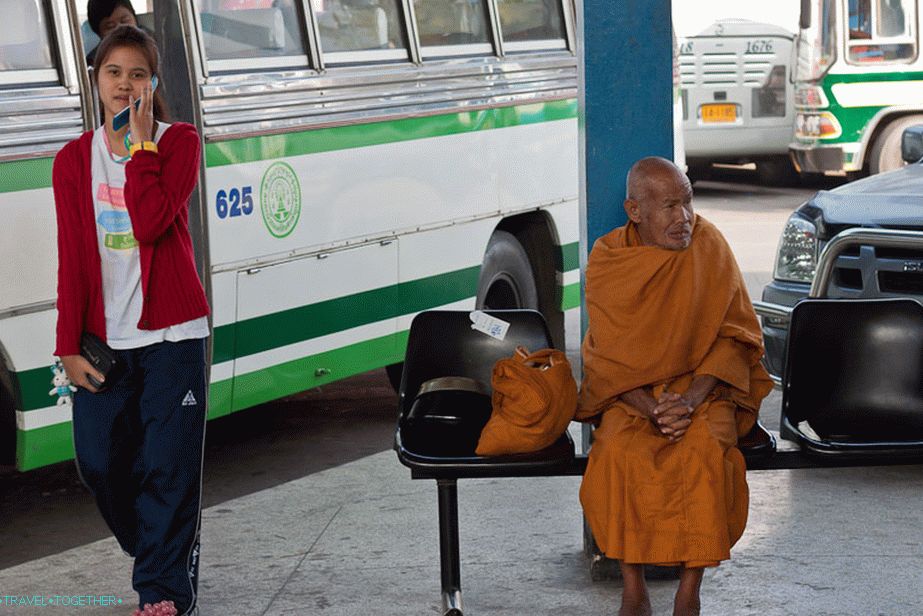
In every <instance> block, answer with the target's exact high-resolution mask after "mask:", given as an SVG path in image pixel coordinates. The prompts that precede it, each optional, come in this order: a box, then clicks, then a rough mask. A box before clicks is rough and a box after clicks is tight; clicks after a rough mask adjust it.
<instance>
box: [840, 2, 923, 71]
mask: <svg viewBox="0 0 923 616" xmlns="http://www.w3.org/2000/svg"><path fill="white" fill-rule="evenodd" d="M848 6H849V17H848V19H847V22H846V32H847V35H846V45H847V50H848V51H847V59H848V60H849V62H850V63H852V64H877V63H884V62H907V61H910V60H913V58H914V57H916V53H917V50H916V38H915V33H914V32H913V30H912V29H911V27H910V25H911V24H913V23H916V2H915V1H914V0H849V2H848Z"/></svg>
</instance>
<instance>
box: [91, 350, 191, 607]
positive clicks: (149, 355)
mask: <svg viewBox="0 0 923 616" xmlns="http://www.w3.org/2000/svg"><path fill="white" fill-rule="evenodd" d="M116 353H118V355H119V357H120V358H121V360H122V362H124V365H125V370H124V372H123V374H122V375H121V376H119V377H117V378H116V379H115V380H114V381H113V382H109V383H107V385H108V389H107V390H106V391H104V392H101V393H98V394H93V393H90V392H89V391H87V390H85V389H82V388H81V389H78V391H77V393H76V394H75V396H74V419H73V428H74V449H75V451H76V454H77V455H76V457H77V469H78V471H79V472H80V476H81V479H82V480H83V482H84V483H85V484H86V486H87V487H88V488H89V489H90V491H91V492H92V493H93V496H94V497H95V498H96V503H97V505H98V507H99V510H100V512H101V513H102V516H103V518H104V519H105V520H106V523H107V524H108V525H109V528H110V529H111V530H112V533H113V534H114V535H115V538H116V539H117V540H118V542H119V544H120V545H121V546H122V549H123V550H125V551H126V552H127V553H128V554H129V555H131V556H133V557H134V559H135V563H134V571H133V573H132V585H133V586H134V589H135V590H136V591H137V593H138V597H139V607H140V606H143V605H144V604H145V603H157V602H158V601H164V600H170V601H173V602H174V603H175V604H176V607H177V610H178V613H179V614H180V615H181V616H182V615H183V614H186V613H188V612H190V611H191V610H192V609H193V608H194V607H195V603H196V594H197V589H198V561H199V521H200V517H201V516H200V508H201V493H202V449H203V439H204V437H205V413H206V408H205V388H206V376H205V341H204V340H202V339H196V340H183V341H180V342H159V343H157V344H152V345H150V346H146V347H142V348H139V349H131V350H126V351H116Z"/></svg>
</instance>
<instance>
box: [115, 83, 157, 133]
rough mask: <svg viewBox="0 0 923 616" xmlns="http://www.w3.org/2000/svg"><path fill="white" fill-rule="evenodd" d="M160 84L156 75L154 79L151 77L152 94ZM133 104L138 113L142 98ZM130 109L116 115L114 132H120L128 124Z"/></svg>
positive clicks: (126, 108) (127, 108)
mask: <svg viewBox="0 0 923 616" xmlns="http://www.w3.org/2000/svg"><path fill="white" fill-rule="evenodd" d="M158 83H159V81H158V79H157V75H154V76H153V77H151V94H153V93H154V91H155V90H157V84H158ZM133 104H134V106H135V111H137V110H138V107H139V106H140V105H141V97H138V100H136V101H135V102H134V103H133ZM129 107H131V105H128V106H127V107H125V109H122V110H121V111H120V112H118V113H117V114H115V116H114V117H113V118H112V130H114V131H118V130H120V129H121V128H122V127H123V126H125V125H126V124H128V119H129V117H130V115H129V114H130V113H131V112H130V111H129Z"/></svg>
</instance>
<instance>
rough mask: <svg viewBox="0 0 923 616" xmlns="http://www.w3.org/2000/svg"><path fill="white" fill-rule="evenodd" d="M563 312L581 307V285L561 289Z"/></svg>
mask: <svg viewBox="0 0 923 616" xmlns="http://www.w3.org/2000/svg"><path fill="white" fill-rule="evenodd" d="M561 291H562V293H561V310H570V309H571V308H577V307H578V306H580V283H579V282H575V283H573V284H569V285H565V286H564V288H562V289H561Z"/></svg>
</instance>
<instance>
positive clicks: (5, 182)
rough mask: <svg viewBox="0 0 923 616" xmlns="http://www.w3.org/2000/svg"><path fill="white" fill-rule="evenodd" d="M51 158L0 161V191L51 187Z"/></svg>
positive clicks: (52, 161)
mask: <svg viewBox="0 0 923 616" xmlns="http://www.w3.org/2000/svg"><path fill="white" fill-rule="evenodd" d="M53 164H54V159H53V158H33V159H29V160H14V161H11V162H8V163H0V193H6V192H17V191H20V190H35V189H37V188H50V187H51V167H52V165H53Z"/></svg>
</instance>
